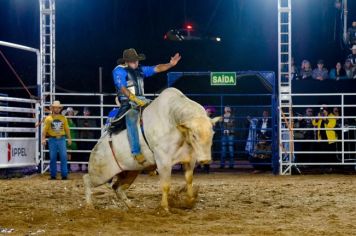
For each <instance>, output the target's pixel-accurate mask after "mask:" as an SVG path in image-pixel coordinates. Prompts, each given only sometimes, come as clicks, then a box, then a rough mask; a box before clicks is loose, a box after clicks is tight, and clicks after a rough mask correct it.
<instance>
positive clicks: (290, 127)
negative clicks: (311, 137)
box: [279, 106, 294, 155]
mask: <svg viewBox="0 0 356 236" xmlns="http://www.w3.org/2000/svg"><path fill="white" fill-rule="evenodd" d="M279 110H280V112H281V114H282V117H283V120H284V122H285V123H286V125H287V129H288V130H289V150H290V153H291V155H293V153H294V142H293V140H294V130H293V126H294V122H293V112H292V106H291V107H289V113H290V119H291V122H290V124H291V125H289V122H288V120H287V117H286V114H285V113H284V112H283V110H282V109H279ZM279 145H280V146H281V147H282V149H283V151H284V152H285V153H286V154H287V150H286V149H285V148H284V147H283V144H282V142H280V144H279Z"/></svg>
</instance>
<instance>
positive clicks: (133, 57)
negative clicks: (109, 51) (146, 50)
mask: <svg viewBox="0 0 356 236" xmlns="http://www.w3.org/2000/svg"><path fill="white" fill-rule="evenodd" d="M145 59H146V56H145V54H142V53H140V54H137V52H136V50H135V49H134V48H129V49H125V50H124V52H123V53H122V58H119V59H118V60H117V64H123V63H125V62H133V61H142V60H145Z"/></svg>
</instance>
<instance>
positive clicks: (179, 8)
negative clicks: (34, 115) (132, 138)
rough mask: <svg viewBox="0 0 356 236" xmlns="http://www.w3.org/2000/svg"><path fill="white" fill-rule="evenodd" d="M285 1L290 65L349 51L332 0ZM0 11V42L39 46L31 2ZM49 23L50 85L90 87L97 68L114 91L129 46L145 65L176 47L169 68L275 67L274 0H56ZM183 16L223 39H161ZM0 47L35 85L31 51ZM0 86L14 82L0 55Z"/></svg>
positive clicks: (330, 60)
mask: <svg viewBox="0 0 356 236" xmlns="http://www.w3.org/2000/svg"><path fill="white" fill-rule="evenodd" d="M292 2H293V31H292V33H293V38H292V39H293V55H294V57H295V60H296V64H297V65H300V62H301V60H303V59H309V60H310V61H311V62H312V65H313V67H314V66H315V64H316V61H317V60H318V59H319V58H321V59H324V60H325V62H326V64H327V67H328V68H330V67H331V66H334V64H335V63H336V62H337V61H339V60H342V61H344V58H345V57H346V55H347V54H348V53H350V51H349V50H348V49H345V48H343V47H342V46H341V44H340V35H341V34H340V31H339V27H340V12H337V10H336V9H335V7H334V0H294V1H293V0H292ZM349 5H350V6H349V13H350V14H349V22H350V23H351V21H352V20H356V1H349ZM352 15H354V16H355V17H352ZM0 16H1V21H0V40H2V41H9V42H13V43H18V44H24V45H28V46H31V47H36V48H39V5H38V0H0ZM56 22H57V24H56V43H57V45H56V55H57V57H56V60H57V63H56V79H57V84H58V85H59V86H61V87H63V88H66V89H71V90H75V91H82V92H97V91H98V89H99V88H98V67H100V66H102V67H103V68H104V79H103V82H104V92H114V86H113V82H112V78H111V71H112V69H113V68H114V67H115V65H116V60H117V59H118V58H119V57H121V55H122V51H123V50H124V49H125V48H130V47H133V48H136V49H137V51H138V52H140V53H141V52H142V53H144V54H146V57H147V60H146V61H144V62H143V64H146V65H154V64H157V63H166V62H168V61H169V58H170V56H172V55H173V54H174V53H175V52H180V53H181V54H182V60H181V63H180V64H179V65H178V66H177V67H175V68H174V69H173V70H174V71H241V70H265V71H266V70H270V71H276V69H277V56H278V55H277V0H194V1H188V0H186V1H183V0H181V1H169V0H140V1H138V0H136V1H133V0H120V1H119V0H100V1H99V0H57V1H56ZM185 22H191V23H192V24H193V25H194V29H195V30H197V31H199V32H202V33H203V34H208V35H216V36H220V37H221V38H222V41H221V42H220V43H216V42H210V41H206V42H202V41H199V42H197V41H195V42H193V41H190V42H172V41H165V40H164V39H163V36H164V34H165V33H166V32H167V31H168V30H170V29H179V28H182V27H183V25H184V23H185ZM335 22H336V23H335ZM335 29H336V36H335ZM0 49H1V50H2V51H3V52H4V53H5V55H6V56H7V57H8V59H9V60H10V61H11V63H12V65H13V66H14V67H15V69H16V70H17V72H18V73H19V74H20V76H21V78H22V79H23V80H24V81H25V83H26V84H28V85H34V84H36V64H35V63H36V60H35V55H34V54H31V53H27V52H22V51H18V50H15V49H9V48H5V47H0ZM165 76H166V75H165V74H161V75H158V76H156V77H154V78H153V79H152V80H146V92H153V91H157V90H159V89H161V88H162V87H163V86H165V84H166V79H165ZM3 86H20V85H19V83H18V82H17V81H16V79H15V77H14V76H13V74H12V73H11V71H10V70H9V69H8V67H7V66H6V65H5V63H4V61H3V59H2V58H0V87H3ZM0 92H4V90H0Z"/></svg>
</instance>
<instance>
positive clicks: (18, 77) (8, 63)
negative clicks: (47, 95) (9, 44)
mask: <svg viewBox="0 0 356 236" xmlns="http://www.w3.org/2000/svg"><path fill="white" fill-rule="evenodd" d="M0 54H1V56H2V58H3V59H4V61H5V62H6V64H7V65H8V66H9V68H10V69H11V71H12V73H14V75H15V77H16V78H17V80H18V81H19V82H20V84H21V85H22V87H23V88H24V89H25V90H26V92H27V93H28V95H29V96H30V98H31V99H36V98H37V97H36V96H34V95H33V94H32V93H31V92H30V90H28V88H27V86H26V85H25V83H24V82H23V81H22V79H21V78H20V76H19V75H18V74H17V72H16V70H15V69H14V67H13V66H12V65H11V63H10V62H9V60H8V59H7V58H6V56H5V55H4V53H3V52H2V51H1V50H0Z"/></svg>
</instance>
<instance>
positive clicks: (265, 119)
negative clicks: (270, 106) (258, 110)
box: [257, 110, 272, 139]
mask: <svg viewBox="0 0 356 236" xmlns="http://www.w3.org/2000/svg"><path fill="white" fill-rule="evenodd" d="M271 128H272V122H271V119H270V117H269V112H268V111H266V110H265V111H263V113H262V118H261V119H260V120H259V121H258V124H257V135H258V138H259V139H261V138H263V139H269V138H271V136H272V135H271ZM262 136H263V137H262Z"/></svg>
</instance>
